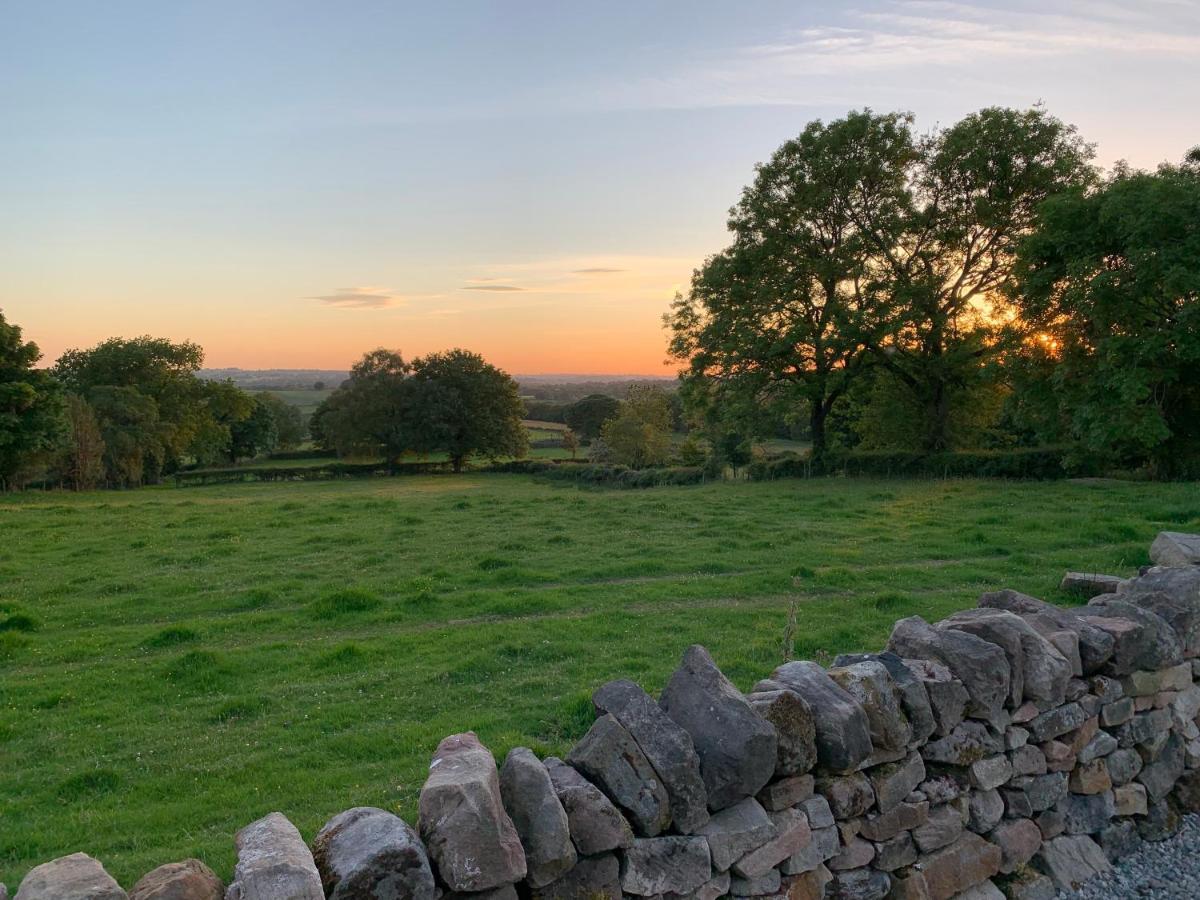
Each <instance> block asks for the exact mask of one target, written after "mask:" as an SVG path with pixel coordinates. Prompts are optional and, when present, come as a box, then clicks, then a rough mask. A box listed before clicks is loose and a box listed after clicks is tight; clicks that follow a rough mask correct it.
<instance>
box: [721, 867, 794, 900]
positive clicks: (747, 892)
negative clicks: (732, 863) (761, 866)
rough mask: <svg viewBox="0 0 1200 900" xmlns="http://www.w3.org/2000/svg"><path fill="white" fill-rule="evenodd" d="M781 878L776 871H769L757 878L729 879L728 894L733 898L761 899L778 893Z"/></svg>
mask: <svg viewBox="0 0 1200 900" xmlns="http://www.w3.org/2000/svg"><path fill="white" fill-rule="evenodd" d="M781 881H782V878H781V876H780V874H779V870H778V869H771V871H769V872H767V873H766V874H765V875H760V876H759V877H758V878H737V877H734V878H731V879H730V880H729V893H730V894H732V895H733V896H734V897H762V896H765V895H766V894H776V893H778V892H779V888H780V884H781Z"/></svg>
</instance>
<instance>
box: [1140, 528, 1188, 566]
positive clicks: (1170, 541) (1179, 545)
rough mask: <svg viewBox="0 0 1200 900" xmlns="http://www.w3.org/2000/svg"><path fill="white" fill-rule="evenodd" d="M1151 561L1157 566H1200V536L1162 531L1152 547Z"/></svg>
mask: <svg viewBox="0 0 1200 900" xmlns="http://www.w3.org/2000/svg"><path fill="white" fill-rule="evenodd" d="M1150 561H1151V562H1152V563H1154V565H1156V566H1200V534H1187V533H1185V532H1182V531H1160V532H1159V533H1158V536H1157V537H1155V538H1154V543H1152V544H1151V545H1150Z"/></svg>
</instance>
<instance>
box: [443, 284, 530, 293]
mask: <svg viewBox="0 0 1200 900" xmlns="http://www.w3.org/2000/svg"><path fill="white" fill-rule="evenodd" d="M459 290H460V291H489V292H493V293H497V294H511V293H515V292H517V291H523V290H525V288H523V287H517V286H516V285H515V284H464V285H463V286H462V287H460V288H459Z"/></svg>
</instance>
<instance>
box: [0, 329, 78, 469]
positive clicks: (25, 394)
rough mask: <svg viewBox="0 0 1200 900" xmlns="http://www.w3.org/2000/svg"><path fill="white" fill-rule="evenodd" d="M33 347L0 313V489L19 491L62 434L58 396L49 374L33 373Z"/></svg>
mask: <svg viewBox="0 0 1200 900" xmlns="http://www.w3.org/2000/svg"><path fill="white" fill-rule="evenodd" d="M41 358H42V354H41V351H40V350H38V347H37V344H34V343H33V342H32V341H25V340H22V338H21V329H20V327H18V326H17V325H13V324H10V323H9V322H8V321H6V320H5V318H4V314H3V313H2V312H0V490H4V489H6V488H9V487H16V486H18V484H19V482H20V481H22V480H23V478H22V475H23V474H32V472H29V471H28V470H29V469H31V468H32V467H33V466H34V465H35V464H36V463H37V461H38V460H39V459H40V458H42V457H44V456H46V455H48V454H49V452H50V451H51V450H52V449H53V448H54V447H55V445H56V443H57V441H58V439H59V436H60V435H61V433H62V430H63V422H62V409H63V403H62V396H61V392H60V391H59V389H58V385H57V384H56V383H55V381H54V379H53V378H51V377H50V375H49V374H48V373H47V372H45V371H43V370H41V369H38V368H35V366H36V364H37V362H38V360H40V359H41Z"/></svg>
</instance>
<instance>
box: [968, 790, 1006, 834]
mask: <svg viewBox="0 0 1200 900" xmlns="http://www.w3.org/2000/svg"><path fill="white" fill-rule="evenodd" d="M967 813H968V816H969V818H968V819H967V827H968V828H970V829H971V830H972V831H973V832H975V833H976V834H986V833H987V832H989V831H991V830H992V829H993V828H995V827H996V825H997V824H998V823H999V822H1000V820H1001V819H1002V818H1004V798H1003V797H1001V796H1000V792H999V791H997V790H988V791H971V793H970V795H969V796H968V797H967Z"/></svg>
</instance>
